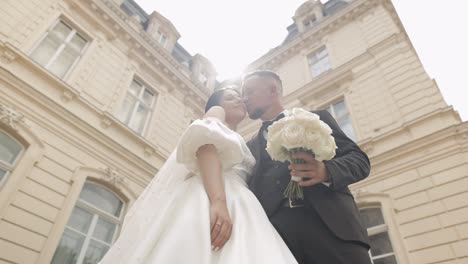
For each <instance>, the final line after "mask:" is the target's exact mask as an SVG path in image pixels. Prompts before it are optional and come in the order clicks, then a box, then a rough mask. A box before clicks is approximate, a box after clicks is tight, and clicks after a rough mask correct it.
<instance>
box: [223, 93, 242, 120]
mask: <svg viewBox="0 0 468 264" xmlns="http://www.w3.org/2000/svg"><path fill="white" fill-rule="evenodd" d="M220 106H221V107H222V108H224V111H225V112H226V122H229V123H233V124H235V125H237V124H239V123H240V122H241V121H242V120H243V119H244V118H245V115H246V109H245V104H244V102H243V101H242V98H241V97H240V94H239V93H238V92H236V91H235V90H229V89H228V90H226V91H224V94H223V99H222V100H221V103H220Z"/></svg>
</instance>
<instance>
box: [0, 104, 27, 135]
mask: <svg viewBox="0 0 468 264" xmlns="http://www.w3.org/2000/svg"><path fill="white" fill-rule="evenodd" d="M0 121H1V122H2V123H4V124H6V125H7V126H9V127H11V128H13V129H14V130H16V129H17V125H18V124H20V123H23V122H24V116H23V115H22V114H21V113H18V112H17V111H16V110H15V109H13V108H10V107H7V106H5V105H2V104H0Z"/></svg>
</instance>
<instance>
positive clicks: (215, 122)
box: [176, 117, 244, 172]
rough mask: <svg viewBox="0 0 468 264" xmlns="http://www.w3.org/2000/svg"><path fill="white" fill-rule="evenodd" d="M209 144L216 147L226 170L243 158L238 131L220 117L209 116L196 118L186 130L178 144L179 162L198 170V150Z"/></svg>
mask: <svg viewBox="0 0 468 264" xmlns="http://www.w3.org/2000/svg"><path fill="white" fill-rule="evenodd" d="M208 144H212V145H214V146H215V147H216V149H217V151H218V154H219V156H220V160H221V163H222V165H223V169H224V170H225V169H229V168H231V167H232V166H233V165H235V164H238V163H240V162H242V160H243V156H244V152H243V149H242V145H241V143H240V140H239V136H238V135H237V133H236V132H234V131H232V130H231V129H229V128H228V127H227V126H226V125H224V124H223V123H222V122H221V121H220V120H219V119H217V118H214V117H208V118H204V119H197V120H195V121H194V122H193V123H192V124H191V125H190V126H189V127H188V128H187V130H186V131H185V132H184V134H183V135H182V137H181V139H180V141H179V144H178V146H177V154H176V159H177V162H179V163H182V164H184V165H185V166H186V167H187V168H188V169H189V170H190V171H193V172H198V166H197V157H196V152H197V150H198V148H200V147H201V146H203V145H208Z"/></svg>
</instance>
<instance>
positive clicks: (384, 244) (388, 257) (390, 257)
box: [359, 207, 398, 264]
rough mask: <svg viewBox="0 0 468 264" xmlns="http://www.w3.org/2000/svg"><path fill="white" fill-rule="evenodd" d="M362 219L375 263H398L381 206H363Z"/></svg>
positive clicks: (370, 252)
mask: <svg viewBox="0 0 468 264" xmlns="http://www.w3.org/2000/svg"><path fill="white" fill-rule="evenodd" d="M359 212H360V215H361V221H362V223H363V224H364V226H365V227H366V228H367V233H368V234H369V239H370V245H371V249H370V251H369V255H370V256H371V259H372V262H373V263H374V264H397V263H398V262H397V261H396V258H395V253H394V252H393V247H392V242H391V241H390V237H389V235H388V226H387V224H386V223H385V220H384V217H383V214H382V210H381V209H380V207H370V208H362V209H360V210H359Z"/></svg>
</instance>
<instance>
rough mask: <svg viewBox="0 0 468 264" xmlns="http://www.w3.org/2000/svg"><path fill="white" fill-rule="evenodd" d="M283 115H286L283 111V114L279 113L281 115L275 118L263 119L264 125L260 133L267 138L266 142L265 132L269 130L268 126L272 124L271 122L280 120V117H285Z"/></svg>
mask: <svg viewBox="0 0 468 264" xmlns="http://www.w3.org/2000/svg"><path fill="white" fill-rule="evenodd" d="M283 117H284V114H283V113H281V114H279V115H278V116H277V117H276V118H275V119H273V120H268V121H263V123H262V126H261V127H260V132H259V134H260V137H261V138H262V139H263V140H265V142H266V138H265V137H264V136H263V132H264V131H266V132H268V127H269V126H271V124H273V123H274V122H275V121H278V120H280V119H281V118H283Z"/></svg>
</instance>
